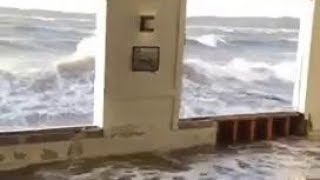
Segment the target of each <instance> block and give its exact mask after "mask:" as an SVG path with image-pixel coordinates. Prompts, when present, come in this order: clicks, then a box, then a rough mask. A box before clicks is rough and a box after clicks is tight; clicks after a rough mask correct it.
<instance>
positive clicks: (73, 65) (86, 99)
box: [0, 37, 96, 130]
mask: <svg viewBox="0 0 320 180" xmlns="http://www.w3.org/2000/svg"><path fill="white" fill-rule="evenodd" d="M95 40H96V38H95V37H90V38H86V39H83V40H82V41H81V42H80V43H79V44H78V46H77V51H76V52H75V53H74V54H72V55H71V56H67V57H65V58H62V60H58V61H55V62H52V63H53V64H52V68H47V69H46V70H43V69H34V68H32V66H30V68H29V69H26V70H25V71H23V72H10V71H6V70H0V80H1V82H2V83H1V84H0V113H1V118H0V126H1V127H3V128H5V127H8V126H10V127H11V129H14V128H16V129H21V128H22V129H23V128H24V127H28V126H29V124H31V125H32V127H33V128H46V127H52V126H62V125H63V126H68V125H70V126H72V125H74V124H77V125H88V124H89V123H90V121H91V120H92V118H93V102H94V101H93V97H94V96H93V95H94V94H93V93H94V70H95V69H94V67H95V65H94V64H95V57H94V49H95V48H94V45H95V44H96V43H95ZM66 120H68V121H66ZM0 130H2V129H0ZM3 130H5V129H3Z"/></svg>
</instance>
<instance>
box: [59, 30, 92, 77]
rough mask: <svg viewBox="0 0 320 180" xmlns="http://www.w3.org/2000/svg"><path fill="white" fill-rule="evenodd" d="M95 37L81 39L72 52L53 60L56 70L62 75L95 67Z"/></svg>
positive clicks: (90, 69)
mask: <svg viewBox="0 0 320 180" xmlns="http://www.w3.org/2000/svg"><path fill="white" fill-rule="evenodd" d="M96 50H97V38H96V37H95V36H92V37H89V38H85V39H83V40H82V41H81V42H80V43H79V44H78V46H77V50H76V52H75V53H74V54H72V55H71V56H69V57H66V58H64V59H63V60H59V61H56V62H55V66H56V68H57V71H58V72H59V73H61V74H63V75H66V74H69V75H72V74H78V73H84V72H91V71H93V70H94V68H95V55H96Z"/></svg>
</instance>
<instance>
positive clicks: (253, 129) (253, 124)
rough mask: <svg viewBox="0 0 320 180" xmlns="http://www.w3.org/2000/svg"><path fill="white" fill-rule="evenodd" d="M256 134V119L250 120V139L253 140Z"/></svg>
mask: <svg viewBox="0 0 320 180" xmlns="http://www.w3.org/2000/svg"><path fill="white" fill-rule="evenodd" d="M255 135H256V120H251V122H250V139H249V140H250V141H251V142H252V141H254V139H255Z"/></svg>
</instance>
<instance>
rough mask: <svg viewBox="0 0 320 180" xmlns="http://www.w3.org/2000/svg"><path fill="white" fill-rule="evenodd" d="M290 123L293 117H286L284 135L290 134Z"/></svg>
mask: <svg viewBox="0 0 320 180" xmlns="http://www.w3.org/2000/svg"><path fill="white" fill-rule="evenodd" d="M290 123H291V118H290V117H286V119H285V122H284V135H285V136H289V135H290Z"/></svg>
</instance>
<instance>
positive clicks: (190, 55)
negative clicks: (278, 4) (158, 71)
mask: <svg viewBox="0 0 320 180" xmlns="http://www.w3.org/2000/svg"><path fill="white" fill-rule="evenodd" d="M298 36H299V19H295V18H290V17H283V18H268V17H189V18H188V19H187V26H186V45H185V51H184V52H185V53H184V78H183V90H182V91H183V92H182V104H181V111H180V117H181V118H191V117H197V116H213V115H228V114H243V113H257V112H273V111H284V110H286V111H287V110H291V109H292V99H293V89H294V83H295V81H296V78H297V76H296V75H297V71H298V67H297V60H296V54H297V46H298Z"/></svg>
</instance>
